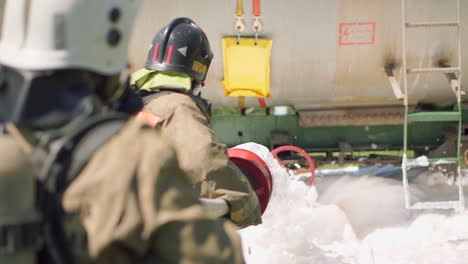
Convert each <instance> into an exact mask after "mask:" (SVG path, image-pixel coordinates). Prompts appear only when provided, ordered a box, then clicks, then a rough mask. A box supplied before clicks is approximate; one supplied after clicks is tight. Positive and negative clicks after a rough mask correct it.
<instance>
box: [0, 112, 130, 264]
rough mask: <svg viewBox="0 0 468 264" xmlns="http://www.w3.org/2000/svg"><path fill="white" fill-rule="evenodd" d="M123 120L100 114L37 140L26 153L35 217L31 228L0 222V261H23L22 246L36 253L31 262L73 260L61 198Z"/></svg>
mask: <svg viewBox="0 0 468 264" xmlns="http://www.w3.org/2000/svg"><path fill="white" fill-rule="evenodd" d="M129 118H130V115H128V114H121V113H115V112H114V113H106V114H100V115H96V116H93V117H91V118H88V119H87V120H85V121H83V122H81V123H80V124H78V125H75V126H73V127H70V128H68V129H67V131H68V132H66V133H64V135H61V136H53V135H49V134H45V135H43V136H42V137H41V138H40V140H39V143H38V144H37V145H36V146H34V147H33V149H32V152H31V153H29V157H30V159H31V161H32V167H33V170H34V172H35V173H34V174H35V176H36V181H35V182H36V183H35V185H36V190H35V191H36V201H35V203H36V204H35V207H36V209H37V211H38V212H39V214H40V215H41V220H40V221H36V222H35V223H34V225H33V226H31V225H27V226H24V225H22V224H19V223H18V224H14V225H10V226H9V227H5V226H3V225H1V221H0V260H2V259H3V260H8V262H7V261H5V263H4V262H3V261H0V262H1V263H2V264H9V263H15V264H16V263H25V262H24V259H22V258H21V257H20V255H21V254H22V252H24V250H26V249H27V250H29V251H31V249H34V250H36V251H38V254H37V262H36V263H40V264H42V263H55V264H68V263H74V262H73V258H72V256H71V252H70V249H69V247H68V245H67V244H68V243H67V242H68V241H67V239H66V237H65V230H64V226H63V222H64V216H65V212H64V210H63V208H62V206H61V200H62V196H63V194H64V192H65V190H66V188H67V187H68V185H69V184H70V183H71V182H72V181H73V180H74V179H75V178H76V177H77V176H78V175H79V173H80V172H81V170H82V169H83V168H84V167H85V166H86V164H87V163H88V161H89V160H90V159H91V157H92V155H93V154H94V153H95V152H96V151H97V150H98V149H99V148H100V147H101V146H102V145H104V144H105V143H106V142H108V141H109V140H111V139H112V137H113V136H115V135H116V134H117V133H118V132H119V131H120V130H121V129H122V127H123V126H124V125H125V124H126V123H127V121H128V120H129ZM5 237H6V239H4V238H5ZM2 254H8V255H9V256H10V257H9V258H6V257H4V256H2ZM14 256H17V258H13V257H14ZM29 263H31V264H32V263H35V262H29Z"/></svg>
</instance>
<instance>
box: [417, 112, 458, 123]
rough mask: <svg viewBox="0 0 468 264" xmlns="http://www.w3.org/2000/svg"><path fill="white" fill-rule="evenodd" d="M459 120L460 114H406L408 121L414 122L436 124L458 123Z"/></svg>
mask: <svg viewBox="0 0 468 264" xmlns="http://www.w3.org/2000/svg"><path fill="white" fill-rule="evenodd" d="M460 118H461V114H460V112H455V111H443V112H435V111H431V112H418V113H412V114H408V120H411V121H415V122H438V121H447V122H448V121H459V120H460Z"/></svg>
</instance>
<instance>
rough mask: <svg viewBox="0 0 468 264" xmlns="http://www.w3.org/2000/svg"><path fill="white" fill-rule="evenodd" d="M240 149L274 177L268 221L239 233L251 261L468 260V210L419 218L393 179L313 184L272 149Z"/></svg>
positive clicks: (365, 178) (364, 263)
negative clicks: (297, 176)
mask: <svg viewBox="0 0 468 264" xmlns="http://www.w3.org/2000/svg"><path fill="white" fill-rule="evenodd" d="M238 147H241V148H245V149H248V150H251V151H253V152H255V153H257V155H259V156H260V157H261V158H263V159H264V160H265V162H266V163H267V165H268V166H269V168H270V170H271V172H272V175H273V181H274V184H273V194H272V197H271V199H270V203H269V205H268V208H267V210H266V211H265V213H264V215H263V224H261V225H258V226H252V227H248V228H245V229H243V230H240V231H239V233H240V234H241V236H242V240H243V248H244V256H245V258H246V261H247V263H249V264H262V263H265V264H266V263H268V264H275V263H278V264H279V263H281V264H283V263H298V264H302V263H304V264H305V263H323V264H327V263H330V264H336V263H359V264H367V263H375V264H382V263H392V264H394V263H396V264H399V263H401V264H404V263H405V264H406V263H429V264H432V263H434V264H436V263H437V264H440V263H450V264H452V263H453V264H462V263H468V213H462V214H455V213H453V214H449V213H446V215H444V214H442V213H429V212H424V213H423V214H421V213H419V214H420V215H416V213H415V211H408V210H406V209H404V200H403V189H402V186H401V183H400V182H399V181H396V180H393V179H385V178H380V177H372V176H333V177H328V176H326V177H324V178H316V187H314V186H313V187H309V186H306V185H305V184H304V183H303V182H302V181H294V180H291V179H290V177H289V175H288V174H287V172H286V171H285V170H284V169H283V168H281V166H280V165H279V164H278V162H277V161H276V160H275V159H274V158H273V156H272V155H271V154H270V152H269V151H268V149H267V148H265V147H263V146H261V145H258V144H254V143H247V144H243V145H240V146H238ZM413 189H414V190H413V191H414V192H415V197H416V198H417V199H419V198H421V197H424V194H423V193H422V192H421V191H420V190H419V189H417V188H413ZM317 190H318V191H317ZM421 199H422V198H421Z"/></svg>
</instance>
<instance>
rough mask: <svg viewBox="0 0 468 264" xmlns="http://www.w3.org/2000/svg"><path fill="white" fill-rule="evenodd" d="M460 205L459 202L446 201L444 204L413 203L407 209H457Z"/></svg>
mask: <svg viewBox="0 0 468 264" xmlns="http://www.w3.org/2000/svg"><path fill="white" fill-rule="evenodd" d="M461 206H462V205H461V203H460V201H446V202H420V203H415V204H413V205H412V206H410V207H409V209H416V210H418V209H452V208H453V209H457V208H460V207H461Z"/></svg>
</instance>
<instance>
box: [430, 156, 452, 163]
mask: <svg viewBox="0 0 468 264" xmlns="http://www.w3.org/2000/svg"><path fill="white" fill-rule="evenodd" d="M428 160H429V162H431V163H434V162H436V161H439V160H443V161H449V162H458V158H456V157H455V158H452V157H447V158H445V157H444V158H430V159H428Z"/></svg>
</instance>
